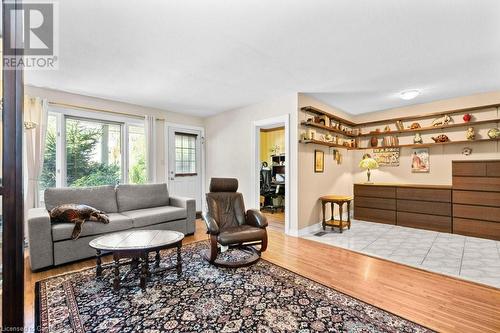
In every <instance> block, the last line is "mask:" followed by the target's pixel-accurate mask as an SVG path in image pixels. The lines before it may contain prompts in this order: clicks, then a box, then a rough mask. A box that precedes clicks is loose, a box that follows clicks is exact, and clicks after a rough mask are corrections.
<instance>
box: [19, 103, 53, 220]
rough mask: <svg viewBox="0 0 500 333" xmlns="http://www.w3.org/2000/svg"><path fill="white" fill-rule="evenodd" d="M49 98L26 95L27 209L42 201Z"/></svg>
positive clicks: (25, 166)
mask: <svg viewBox="0 0 500 333" xmlns="http://www.w3.org/2000/svg"><path fill="white" fill-rule="evenodd" d="M47 109H48V102H47V99H42V98H39V97H29V96H24V147H25V159H24V170H25V173H26V180H27V182H26V187H25V189H26V191H25V192H24V193H25V198H24V208H25V210H28V209H31V208H34V207H37V206H38V205H39V203H40V197H39V196H40V193H39V192H40V191H39V188H38V182H39V179H40V175H41V174H42V169H43V159H44V152H45V136H46V134H47V117H48V111H47Z"/></svg>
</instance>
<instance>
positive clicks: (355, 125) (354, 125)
mask: <svg viewBox="0 0 500 333" xmlns="http://www.w3.org/2000/svg"><path fill="white" fill-rule="evenodd" d="M493 107H497V108H498V107H500V104H489V105H483V106H477V107H472V108H463V109H455V110H448V111H443V112H434V113H428V114H425V115H416V116H405V117H400V118H390V119H381V120H376V121H371V122H364V123H354V122H352V121H350V120H346V119H343V118H340V117H338V116H335V115H333V114H331V113H328V112H326V111H323V110H320V109H318V108H315V107H313V106H305V107H302V108H301V110H302V111H304V112H309V113H314V114H318V115H324V116H327V117H329V118H331V119H333V120H334V121H337V122H339V123H340V124H342V125H346V126H350V127H352V128H353V129H359V128H360V127H363V126H367V125H372V124H380V123H392V124H394V123H395V122H396V121H399V120H401V121H409V120H415V119H424V118H432V117H439V116H443V115H451V114H457V113H463V112H472V111H480V110H484V109H487V108H493ZM497 117H498V112H497ZM498 123H500V118H494V119H488V120H478V121H470V122H467V123H466V122H464V123H456V124H448V125H443V126H427V127H421V128H416V129H403V130H392V131H387V132H372V133H364V134H359V135H354V134H348V133H345V132H344V131H341V130H338V129H336V128H333V127H330V126H326V125H322V124H317V123H313V122H307V121H302V122H301V125H302V126H309V127H315V128H319V129H322V130H325V131H328V132H331V133H336V134H341V135H343V136H345V137H348V138H363V137H364V138H366V137H371V136H385V135H394V134H406V133H415V132H432V131H439V130H445V129H449V128H459V127H469V126H476V125H481V124H498ZM498 140H499V139H477V140H460V141H448V142H438V143H434V142H429V143H423V144H403V145H397V146H388V147H383V146H378V147H357V148H352V147H348V146H344V145H339V144H336V143H331V142H324V141H321V140H301V141H300V142H301V143H305V144H311V143H312V144H317V145H322V146H327V147H335V148H345V149H348V150H365V149H376V148H406V147H411V148H418V147H432V146H441V145H450V144H471V143H477V142H489V141H498Z"/></svg>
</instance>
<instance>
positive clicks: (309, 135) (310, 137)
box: [306, 128, 316, 140]
mask: <svg viewBox="0 0 500 333" xmlns="http://www.w3.org/2000/svg"><path fill="white" fill-rule="evenodd" d="M315 134H316V131H315V130H313V129H312V128H308V129H307V130H306V140H314V136H315Z"/></svg>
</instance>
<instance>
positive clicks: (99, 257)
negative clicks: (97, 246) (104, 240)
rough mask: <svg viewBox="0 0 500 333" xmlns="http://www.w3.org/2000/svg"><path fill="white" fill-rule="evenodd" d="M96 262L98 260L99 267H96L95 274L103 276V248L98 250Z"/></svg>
mask: <svg viewBox="0 0 500 333" xmlns="http://www.w3.org/2000/svg"><path fill="white" fill-rule="evenodd" d="M96 252H97V253H96V257H95V258H96V262H97V267H96V269H95V276H96V277H99V276H102V260H101V250H96Z"/></svg>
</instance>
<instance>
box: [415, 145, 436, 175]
mask: <svg viewBox="0 0 500 333" xmlns="http://www.w3.org/2000/svg"><path fill="white" fill-rule="evenodd" d="M430 169H431V165H430V160H429V148H415V149H413V151H412V154H411V172H416V173H422V172H429V171H430Z"/></svg>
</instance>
